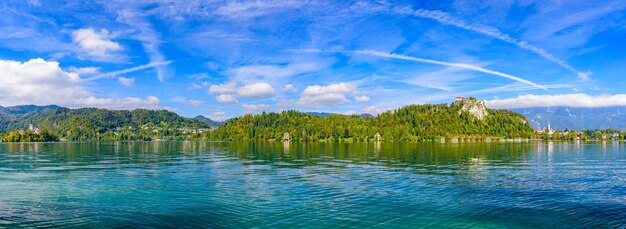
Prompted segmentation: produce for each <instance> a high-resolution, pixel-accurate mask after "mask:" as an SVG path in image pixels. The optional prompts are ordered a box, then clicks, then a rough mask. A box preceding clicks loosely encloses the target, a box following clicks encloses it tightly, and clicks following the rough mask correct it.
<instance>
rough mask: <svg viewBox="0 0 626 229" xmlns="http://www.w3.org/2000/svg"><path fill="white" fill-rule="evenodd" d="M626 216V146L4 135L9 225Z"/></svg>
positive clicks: (363, 223)
mask: <svg viewBox="0 0 626 229" xmlns="http://www.w3.org/2000/svg"><path fill="white" fill-rule="evenodd" d="M12 226H20V227H22V226H25V227H89V228H108V227H172V228H183V227H187V228H198V227H209V228H250V227H259V228H338V227H342V228H363V227H372V226H375V227H382V228H415V227H429V228H432V227H456V228H458V227H481V228H488V227H493V228H501V227H512V228H515V227H518V228H527V227H548V228H554V227H558V228H573V227H574V228H575V227H618V228H619V227H622V228H623V227H625V226H626V145H624V144H620V143H607V144H600V143H599V144H561V143H554V144H544V143H465V144H464V143H458V144H438V143H437V144H435V143H421V144H419V143H395V144H394V143H382V144H374V143H369V144H365V143H352V144H339V143H337V144H333V143H308V144H298V143H291V144H283V143H268V142H263V143H232V142H231V143H228V142H100V143H22V144H20V143H17V144H15V143H2V144H0V227H12Z"/></svg>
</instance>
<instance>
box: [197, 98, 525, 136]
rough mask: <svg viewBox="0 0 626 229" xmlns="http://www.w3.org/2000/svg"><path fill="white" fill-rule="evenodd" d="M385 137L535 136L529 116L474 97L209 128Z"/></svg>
mask: <svg viewBox="0 0 626 229" xmlns="http://www.w3.org/2000/svg"><path fill="white" fill-rule="evenodd" d="M285 132H288V133H290V137H291V140H295V141H301V140H307V141H316V140H330V141H333V140H346V141H363V140H371V139H373V138H374V136H375V135H376V133H379V134H380V137H381V140H394V141H424V140H426V141H428V140H437V139H440V138H441V137H445V138H459V137H461V138H474V139H484V138H487V137H496V138H530V137H532V135H533V133H534V132H533V129H532V128H531V126H530V124H529V123H528V122H527V121H526V119H525V118H524V116H522V115H520V114H518V113H515V112H512V111H508V110H494V109H488V108H486V107H485V106H484V103H483V102H477V101H476V100H475V99H473V98H469V99H466V100H463V101H457V102H455V103H453V104H451V105H448V104H440V105H410V106H406V107H402V108H399V109H397V110H394V111H388V112H385V113H382V114H380V115H378V116H377V117H374V118H361V117H359V116H346V115H332V114H331V115H328V116H326V117H322V116H318V115H311V114H307V113H302V112H298V111H284V112H282V113H263V114H257V115H245V116H243V117H239V118H235V119H232V120H230V121H229V122H227V123H225V124H224V125H222V126H220V127H219V128H218V129H217V130H214V131H211V132H207V133H205V134H204V135H203V138H202V139H212V140H270V139H275V140H282V139H283V136H284V133H285Z"/></svg>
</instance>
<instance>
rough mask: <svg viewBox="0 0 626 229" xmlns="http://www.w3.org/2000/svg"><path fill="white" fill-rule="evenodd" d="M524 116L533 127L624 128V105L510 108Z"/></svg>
mask: <svg viewBox="0 0 626 229" xmlns="http://www.w3.org/2000/svg"><path fill="white" fill-rule="evenodd" d="M512 110H513V111H515V112H518V113H520V114H522V115H524V116H526V119H528V121H529V122H530V123H531V125H532V126H533V128H541V129H544V128H546V127H547V126H548V123H550V126H551V128H552V129H561V130H562V129H565V128H567V129H573V130H582V129H588V130H594V129H608V128H612V129H620V130H626V106H619V107H599V108H581V107H532V108H519V109H512Z"/></svg>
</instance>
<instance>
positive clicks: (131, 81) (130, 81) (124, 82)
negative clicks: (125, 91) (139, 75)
mask: <svg viewBox="0 0 626 229" xmlns="http://www.w3.org/2000/svg"><path fill="white" fill-rule="evenodd" d="M117 80H118V81H119V82H120V84H121V85H124V86H126V87H130V86H133V84H134V83H135V77H132V78H124V77H118V78H117Z"/></svg>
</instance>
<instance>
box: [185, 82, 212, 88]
mask: <svg viewBox="0 0 626 229" xmlns="http://www.w3.org/2000/svg"><path fill="white" fill-rule="evenodd" d="M208 86H209V82H206V81H205V82H202V83H199V84H197V83H192V84H191V86H189V90H198V89H202V88H205V87H208Z"/></svg>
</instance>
